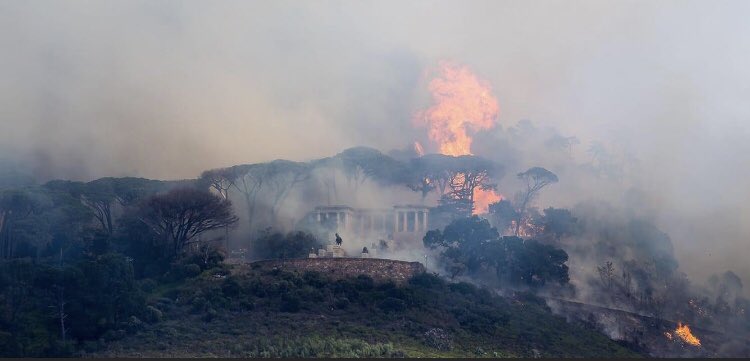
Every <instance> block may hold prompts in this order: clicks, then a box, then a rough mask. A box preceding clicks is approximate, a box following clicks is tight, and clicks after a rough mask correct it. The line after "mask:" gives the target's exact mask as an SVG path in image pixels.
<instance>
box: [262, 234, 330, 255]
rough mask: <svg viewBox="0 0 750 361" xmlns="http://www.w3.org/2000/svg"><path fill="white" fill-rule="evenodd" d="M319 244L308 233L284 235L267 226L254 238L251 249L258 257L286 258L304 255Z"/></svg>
mask: <svg viewBox="0 0 750 361" xmlns="http://www.w3.org/2000/svg"><path fill="white" fill-rule="evenodd" d="M320 245H321V243H320V241H318V240H317V239H316V238H315V236H313V235H312V234H310V233H306V232H301V231H297V232H289V233H287V234H286V235H284V234H282V233H280V232H273V231H272V230H271V229H270V228H269V229H266V230H264V231H263V232H261V234H260V237H258V238H257V239H256V240H255V242H254V247H253V250H254V252H255V255H256V257H259V258H260V259H287V258H298V257H306V256H307V254H308V252H310V249H317V247H319V246H320Z"/></svg>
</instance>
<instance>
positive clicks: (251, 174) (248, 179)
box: [232, 159, 310, 227]
mask: <svg viewBox="0 0 750 361" xmlns="http://www.w3.org/2000/svg"><path fill="white" fill-rule="evenodd" d="M232 172H234V174H237V181H236V182H235V183H234V184H233V185H234V187H235V188H236V189H237V190H238V191H240V193H242V194H243V195H244V197H245V202H246V203H247V210H248V218H249V220H248V222H249V223H250V226H251V227H252V225H253V221H254V218H255V210H256V206H257V204H258V195H259V194H264V195H267V196H268V198H269V199H267V201H268V202H269V205H270V206H271V212H270V216H271V219H272V221H275V219H276V214H277V212H278V210H279V207H280V206H281V204H282V203H283V201H284V200H285V199H286V198H287V196H288V195H289V193H290V192H291V190H292V189H294V187H295V186H297V185H298V184H300V183H302V182H304V181H306V180H307V179H309V178H310V166H309V165H308V164H306V163H301V162H292V161H288V160H283V159H278V160H275V161H272V162H268V163H259V164H249V165H242V166H236V167H234V170H232ZM261 190H264V192H261Z"/></svg>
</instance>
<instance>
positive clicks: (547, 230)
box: [542, 207, 580, 242]
mask: <svg viewBox="0 0 750 361" xmlns="http://www.w3.org/2000/svg"><path fill="white" fill-rule="evenodd" d="M542 223H543V227H544V234H545V235H548V236H549V237H551V238H552V239H554V240H555V241H556V242H559V241H560V239H561V238H562V237H566V236H571V235H574V234H576V233H578V231H579V228H580V227H579V224H578V218H576V217H574V216H573V214H572V213H570V210H567V209H564V208H552V207H550V208H547V209H545V210H544V217H543V219H542Z"/></svg>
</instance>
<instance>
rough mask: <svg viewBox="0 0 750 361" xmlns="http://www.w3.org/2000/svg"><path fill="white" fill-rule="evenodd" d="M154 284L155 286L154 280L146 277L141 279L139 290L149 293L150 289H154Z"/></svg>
mask: <svg viewBox="0 0 750 361" xmlns="http://www.w3.org/2000/svg"><path fill="white" fill-rule="evenodd" d="M156 286H157V284H156V281H154V280H152V279H150V278H146V279H144V280H142V281H141V291H143V292H146V293H151V291H153V290H154V289H156Z"/></svg>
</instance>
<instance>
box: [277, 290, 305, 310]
mask: <svg viewBox="0 0 750 361" xmlns="http://www.w3.org/2000/svg"><path fill="white" fill-rule="evenodd" d="M300 303H301V302H300V299H299V297H298V296H297V295H295V294H292V293H287V294H285V295H284V296H282V297H281V307H280V310H281V312H292V313H294V312H299V309H300Z"/></svg>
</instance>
